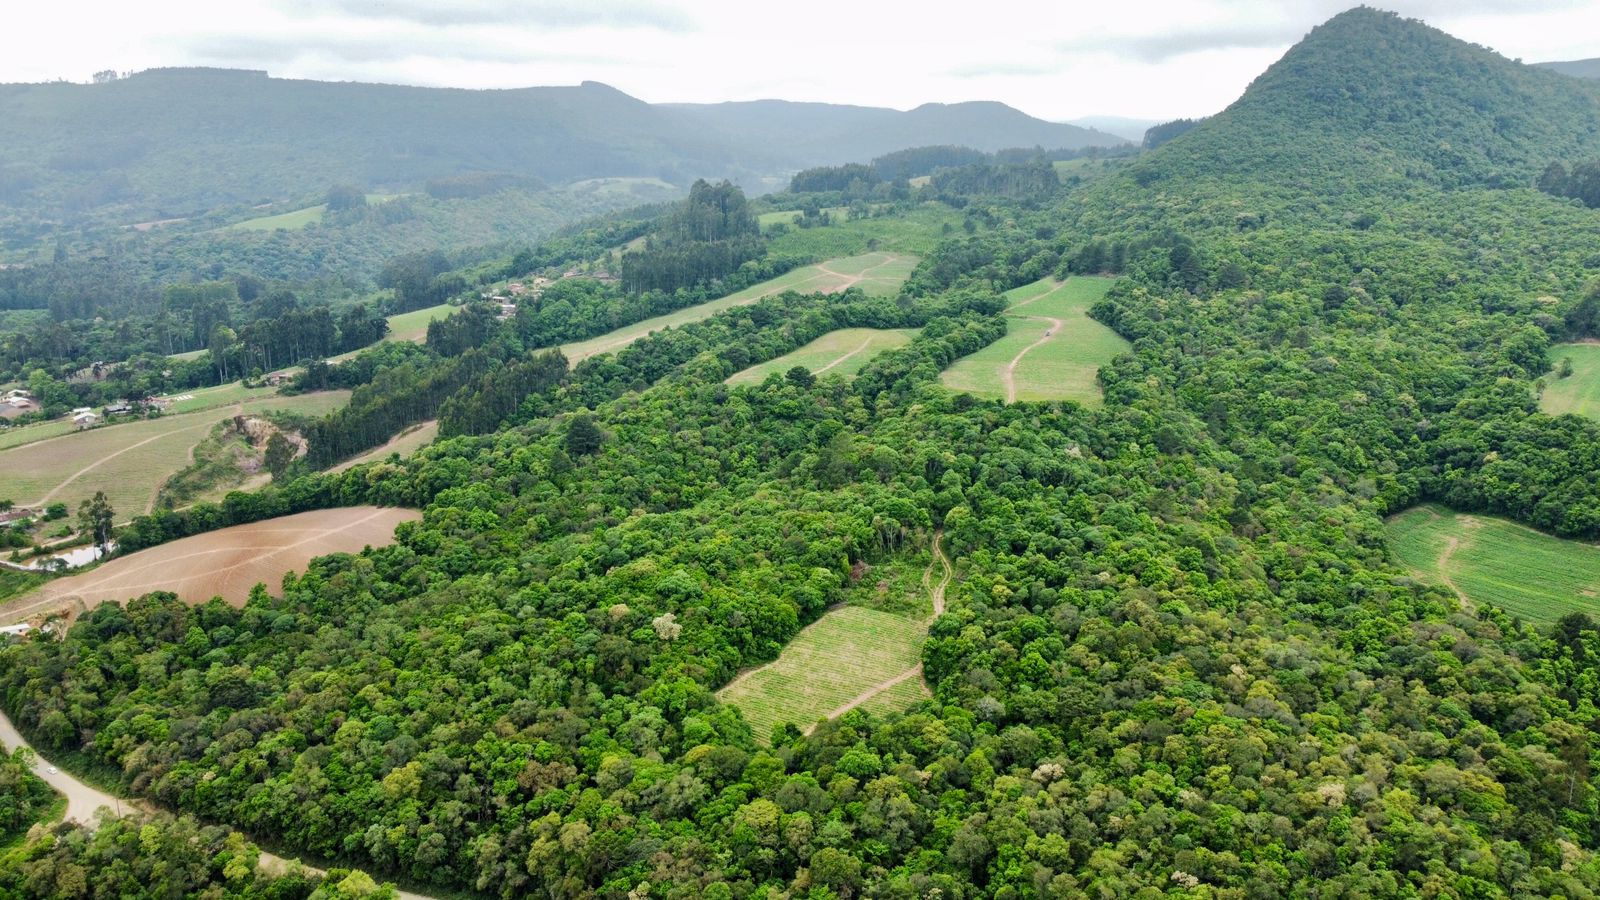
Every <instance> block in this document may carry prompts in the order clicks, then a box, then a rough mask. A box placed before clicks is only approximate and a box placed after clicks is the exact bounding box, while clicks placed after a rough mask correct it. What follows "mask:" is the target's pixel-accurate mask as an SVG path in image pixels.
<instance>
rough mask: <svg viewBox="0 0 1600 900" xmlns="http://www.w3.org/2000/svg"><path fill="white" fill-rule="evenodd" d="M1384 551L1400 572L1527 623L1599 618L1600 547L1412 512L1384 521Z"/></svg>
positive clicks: (1447, 514)
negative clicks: (1392, 557) (1387, 550)
mask: <svg viewBox="0 0 1600 900" xmlns="http://www.w3.org/2000/svg"><path fill="white" fill-rule="evenodd" d="M1387 531H1388V535H1389V548H1390V549H1391V550H1392V551H1394V555H1395V558H1396V559H1397V560H1399V561H1400V563H1401V564H1402V565H1404V566H1405V567H1406V568H1409V569H1411V570H1412V571H1414V572H1416V573H1417V574H1418V575H1420V576H1422V577H1424V578H1427V579H1429V580H1431V581H1436V582H1438V583H1440V584H1443V585H1445V586H1446V587H1450V588H1453V589H1454V590H1455V591H1456V592H1457V593H1459V594H1462V595H1465V596H1466V598H1467V599H1468V600H1470V601H1472V602H1473V603H1477V604H1493V605H1494V606H1498V607H1500V608H1502V609H1504V610H1506V611H1507V612H1510V613H1512V614H1513V615H1518V616H1521V617H1523V618H1524V619H1527V620H1529V621H1533V622H1543V623H1549V622H1554V621H1555V620H1556V619H1559V618H1561V617H1562V616H1564V615H1566V614H1567V613H1569V612H1586V613H1589V614H1590V615H1592V616H1593V615H1600V547H1596V546H1595V545H1593V544H1585V543H1581V542H1579V541H1569V540H1563V539H1562V538H1558V537H1553V536H1551V535H1548V534H1544V533H1542V532H1538V531H1534V530H1533V529H1531V528H1527V527H1524V526H1522V525H1518V524H1516V523H1515V522H1510V521H1507V520H1505V519H1498V518H1494V517H1492V516H1478V515H1466V514H1463V513H1457V512H1454V511H1452V510H1449V509H1446V508H1444V507H1442V506H1432V505H1427V506H1419V507H1416V508H1413V509H1409V510H1406V511H1405V512H1403V513H1400V514H1399V515H1397V516H1394V517H1393V518H1391V519H1390V520H1389V522H1388V523H1387Z"/></svg>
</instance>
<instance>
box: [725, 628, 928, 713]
mask: <svg viewBox="0 0 1600 900" xmlns="http://www.w3.org/2000/svg"><path fill="white" fill-rule="evenodd" d="M926 635H927V630H926V628H925V627H924V625H923V624H922V623H921V622H915V621H912V620H911V619H907V618H905V617H903V616H897V615H894V614H892V613H884V612H877V611H875V610H870V609H864V608H862V607H859V606H847V607H844V608H843V609H837V610H834V611H833V612H830V613H828V614H826V615H824V616H823V617H822V618H820V619H818V620H817V621H816V622H814V623H812V624H811V625H809V626H807V627H806V628H805V630H803V631H801V632H800V634H799V635H798V636H796V637H795V639H794V640H793V641H791V642H790V643H789V645H788V646H787V647H785V648H783V654H782V655H781V656H779V657H778V659H777V660H776V661H775V662H773V663H771V664H770V665H767V666H764V667H762V668H760V669H755V670H753V671H751V672H748V673H746V674H744V675H742V676H740V677H738V678H736V679H734V680H733V681H731V682H729V683H728V685H727V686H726V687H724V688H723V689H722V690H721V691H719V692H718V695H717V696H718V698H719V699H721V700H722V702H724V703H732V704H734V705H736V706H738V707H739V709H740V710H742V711H743V712H744V717H745V720H746V721H748V722H749V723H750V724H751V727H752V729H753V730H754V732H755V735H756V738H757V739H758V740H761V741H766V740H767V738H768V737H769V736H770V735H771V734H772V728H773V726H775V725H777V724H779V723H781V722H793V723H794V724H796V725H798V726H800V727H801V728H802V729H804V728H807V727H809V726H811V725H812V724H814V723H815V722H816V721H817V720H818V719H821V718H825V717H827V716H828V715H829V714H830V713H831V712H833V711H834V710H836V709H838V708H840V707H842V706H845V705H847V704H849V703H850V702H851V701H852V700H854V699H856V698H857V697H859V696H860V695H861V694H862V693H864V692H866V691H869V690H871V688H872V687H873V686H874V685H878V684H881V683H884V682H888V681H891V680H893V679H895V678H897V677H898V676H901V675H904V674H905V673H906V672H908V671H910V670H912V669H913V668H914V667H915V666H916V665H917V663H918V661H919V653H920V648H921V646H922V640H923V638H924V637H925V636H926ZM917 671H918V672H919V673H920V670H917ZM907 681H914V682H916V683H917V686H918V687H919V688H920V686H921V682H922V679H921V678H919V677H916V676H912V677H910V678H907V679H906V681H902V682H899V683H898V684H897V685H896V686H895V687H896V688H898V687H900V686H901V685H904V684H905V683H906V682H907ZM880 696H881V695H880ZM872 699H873V700H878V699H879V698H878V696H874V697H873V698H872Z"/></svg>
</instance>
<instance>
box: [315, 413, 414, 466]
mask: <svg viewBox="0 0 1600 900" xmlns="http://www.w3.org/2000/svg"><path fill="white" fill-rule="evenodd" d="M438 436H439V423H438V421H437V420H435V421H431V422H423V423H422V424H421V425H413V426H411V427H410V428H408V429H406V430H405V431H402V432H400V433H399V434H397V435H395V436H394V437H392V438H390V439H389V441H388V443H386V444H384V445H383V446H382V447H374V448H373V449H371V450H368V451H367V452H366V453H363V454H361V455H360V456H357V457H353V458H351V459H347V460H345V461H344V462H342V463H339V464H338V465H337V466H334V467H333V468H331V469H329V470H328V471H329V472H343V471H344V470H345V469H348V468H350V467H352V466H359V465H361V464H362V463H364V462H372V461H373V460H375V459H388V458H389V454H391V453H398V454H400V455H401V456H403V457H404V456H410V455H411V454H413V453H415V452H416V451H418V450H420V449H422V448H423V447H426V446H428V445H429V444H431V443H433V439H434V438H436V437H438Z"/></svg>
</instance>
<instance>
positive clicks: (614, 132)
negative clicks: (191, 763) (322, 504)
mask: <svg viewBox="0 0 1600 900" xmlns="http://www.w3.org/2000/svg"><path fill="white" fill-rule="evenodd" d="M0 118H3V119H4V120H5V121H6V122H7V126H8V127H7V128H6V129H5V130H4V132H3V133H0V159H3V160H4V163H3V164H0V208H3V207H5V206H10V207H13V208H16V209H26V210H30V211H33V212H35V213H38V214H40V215H42V216H43V217H44V218H47V219H48V218H62V217H69V218H70V217H73V216H77V215H83V214H87V213H90V212H96V211H100V212H106V213H107V214H109V212H110V211H116V212H117V214H120V215H122V216H123V217H124V220H125V222H126V223H128V224H131V223H133V222H138V221H143V220H147V219H150V220H153V219H161V218H167V217H178V216H190V215H194V214H196V213H198V212H203V211H206V210H209V209H212V208H215V207H218V206H223V205H227V204H235V203H262V202H268V201H274V200H278V199H282V198H285V197H290V196H300V195H304V194H306V193H308V192H315V191H320V190H324V189H326V188H327V187H328V186H329V185H334V184H345V183H349V184H355V185H358V186H361V187H363V188H369V189H374V188H393V189H405V190H416V189H417V188H419V187H420V186H421V184H422V183H423V182H424V181H426V180H428V179H434V178H441V177H448V176H454V175H459V174H462V173H471V172H488V173H514V174H516V175H522V176H534V177H537V178H540V179H544V180H545V181H547V182H550V183H552V184H556V183H564V182H569V181H573V180H577V179H585V178H597V177H607V176H633V177H648V178H662V179H665V180H667V181H669V182H672V183H674V184H677V185H680V186H686V185H687V184H688V183H689V182H691V181H693V180H694V179H695V178H698V177H732V178H734V179H736V180H745V181H749V182H759V181H760V180H761V179H763V178H777V177H781V176H785V175H787V174H788V173H789V172H791V171H793V170H795V169H800V168H805V167H806V166H808V165H815V164H819V163H823V162H836V161H842V160H844V159H849V158H854V157H853V156H852V154H856V155H859V157H860V158H870V157H871V156H875V155H878V154H881V153H885V152H888V151H891V150H898V149H901V148H903V147H908V146H916V145H926V144H938V143H971V144H974V145H982V146H984V147H985V148H987V149H999V148H1000V147H1012V146H1028V147H1031V146H1034V145H1041V146H1044V147H1046V148H1056V147H1081V146H1085V145H1089V144H1096V143H1098V144H1103V145H1106V146H1110V145H1114V144H1117V143H1121V140H1120V139H1119V138H1115V137H1113V136H1111V135H1107V134H1102V133H1099V132H1092V131H1089V130H1087V129H1082V128H1077V127H1075V126H1071V125H1056V124H1051V123H1047V122H1043V121H1040V120H1038V119H1034V118H1032V117H1029V116H1026V115H1024V114H1022V113H1020V112H1018V111H1016V110H1014V109H1011V108H1010V107H1006V106H1003V105H1001V104H997V103H988V104H972V103H969V104H957V105H953V106H943V105H938V104H930V105H928V106H924V107H920V108H918V109H916V110H912V111H910V112H900V111H896V110H890V109H873V108H866V107H849V106H832V105H827V104H769V103H754V104H722V105H716V106H694V105H685V106H673V105H651V104H648V103H645V102H643V101H640V100H637V99H635V98H633V97H630V96H628V95H627V94H624V93H623V92H621V91H618V90H616V89H614V88H611V87H608V86H606V85H602V84H598V83H595V82H585V83H583V84H581V85H578V86H576V87H537V88H525V89H518V90H497V91H469V90H455V89H438V88H421V87H406V86H399V85H384V84H360V83H332V82H319V81H304V80H294V79H281V78H269V77H268V76H267V74H266V73H264V72H251V71H242V70H227V69H154V70H150V71H146V72H141V73H138V74H136V75H133V76H131V77H128V78H123V79H118V80H115V81H111V82H108V83H104V84H93V85H81V84H68V83H52V84H14V85H3V86H0ZM802 135H805V136H808V138H807V139H801V136H802ZM789 138H793V140H790V139H789ZM991 145H993V146H991Z"/></svg>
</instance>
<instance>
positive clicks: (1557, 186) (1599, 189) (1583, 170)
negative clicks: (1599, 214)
mask: <svg viewBox="0 0 1600 900" xmlns="http://www.w3.org/2000/svg"><path fill="white" fill-rule="evenodd" d="M1539 190H1541V191H1544V192H1545V193H1546V194H1554V195H1556V196H1557V197H1568V198H1571V199H1573V200H1577V201H1578V202H1580V203H1582V204H1583V205H1584V206H1587V207H1589V208H1590V209H1600V161H1589V162H1581V163H1578V164H1576V165H1574V166H1573V167H1572V171H1570V172H1569V171H1567V168H1566V167H1565V166H1563V165H1561V163H1559V162H1553V163H1551V164H1550V165H1549V166H1548V167H1546V168H1545V170H1544V174H1543V175H1541V176H1539Z"/></svg>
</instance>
